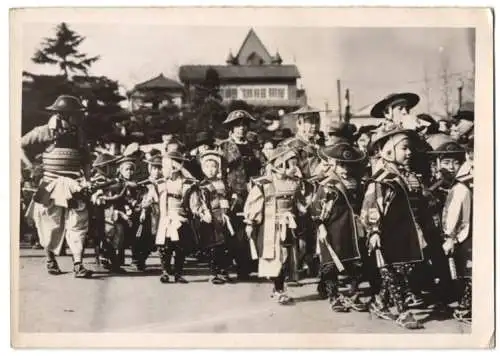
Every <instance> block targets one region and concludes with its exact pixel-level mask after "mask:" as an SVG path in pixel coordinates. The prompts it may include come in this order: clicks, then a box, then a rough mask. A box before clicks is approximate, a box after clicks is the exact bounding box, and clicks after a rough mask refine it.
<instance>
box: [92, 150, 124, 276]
mask: <svg viewBox="0 0 500 356" xmlns="http://www.w3.org/2000/svg"><path fill="white" fill-rule="evenodd" d="M117 159H118V157H116V156H113V155H111V154H109V153H101V154H99V155H98V156H97V157H96V159H95V160H94V162H93V163H92V171H91V172H92V176H91V178H90V183H91V186H92V187H93V189H92V192H93V194H92V196H91V202H92V205H91V206H90V209H89V210H90V212H91V216H92V219H91V220H90V222H91V224H90V229H89V230H90V231H91V233H92V234H93V236H94V238H95V244H96V258H97V259H98V262H99V263H101V264H102V265H103V267H105V268H109V267H111V261H112V255H113V245H112V243H111V242H110V240H108V239H106V238H105V236H106V234H105V209H106V200H105V197H104V189H105V188H106V186H110V184H113V183H116V182H117V180H115V179H112V177H113V174H112V172H111V166H112V164H113V163H116V160H117Z"/></svg>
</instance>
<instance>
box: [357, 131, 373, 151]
mask: <svg viewBox="0 0 500 356" xmlns="http://www.w3.org/2000/svg"><path fill="white" fill-rule="evenodd" d="M369 144H370V136H368V135H367V134H365V133H363V134H362V135H361V136H359V138H358V147H359V149H360V150H362V151H366V149H367V147H368V145H369Z"/></svg>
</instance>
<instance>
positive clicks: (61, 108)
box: [21, 95, 92, 278]
mask: <svg viewBox="0 0 500 356" xmlns="http://www.w3.org/2000/svg"><path fill="white" fill-rule="evenodd" d="M47 109H48V110H49V111H50V112H51V113H53V115H52V116H51V118H50V120H49V122H48V123H47V124H46V125H42V126H38V127H35V128H34V129H33V130H32V131H30V132H28V133H27V134H26V135H25V136H23V137H22V140H21V147H22V151H21V152H22V156H21V158H22V161H23V162H24V163H25V164H26V166H27V168H28V169H32V168H33V165H32V163H31V160H30V159H29V158H28V154H27V150H28V149H29V148H31V147H32V146H35V145H38V146H39V147H40V146H41V147H43V154H42V162H43V178H42V180H41V182H40V185H39V188H38V191H37V192H36V193H35V195H34V198H33V199H34V203H33V204H32V209H33V210H32V211H31V213H32V214H33V219H34V221H35V224H36V227H37V231H38V235H39V237H40V244H41V245H42V246H43V247H44V249H45V254H46V258H47V271H48V272H49V273H50V274H60V273H61V271H60V269H59V265H58V263H57V261H56V257H55V256H56V255H59V254H60V253H61V249H62V246H63V242H64V239H66V241H67V244H68V246H69V248H70V249H71V252H72V256H73V264H74V266H73V271H74V275H75V277H77V278H86V277H90V276H91V274H92V272H91V271H90V270H87V269H86V268H85V267H84V266H83V263H82V259H83V252H84V241H85V238H86V236H87V232H88V227H89V214H88V209H87V204H88V203H87V198H86V197H85V196H84V194H83V191H82V184H81V182H80V180H81V179H85V178H88V173H89V172H88V168H87V164H88V163H89V162H88V160H89V158H90V154H89V152H88V149H87V141H86V138H85V132H84V130H83V125H82V124H83V122H82V121H83V112H84V110H85V107H84V106H83V105H82V104H81V102H80V100H79V99H78V98H76V97H73V96H69V95H61V96H59V97H58V98H57V99H56V101H55V102H54V103H53V104H52V105H51V106H49V107H47Z"/></svg>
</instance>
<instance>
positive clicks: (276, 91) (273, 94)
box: [269, 88, 285, 99]
mask: <svg viewBox="0 0 500 356" xmlns="http://www.w3.org/2000/svg"><path fill="white" fill-rule="evenodd" d="M269 97H270V98H274V99H284V98H285V89H283V88H269Z"/></svg>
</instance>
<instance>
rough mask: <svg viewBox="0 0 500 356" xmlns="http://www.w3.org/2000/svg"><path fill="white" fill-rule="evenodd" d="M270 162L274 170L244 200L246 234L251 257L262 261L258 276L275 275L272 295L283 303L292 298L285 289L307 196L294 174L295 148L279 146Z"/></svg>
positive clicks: (258, 181) (295, 167)
mask: <svg viewBox="0 0 500 356" xmlns="http://www.w3.org/2000/svg"><path fill="white" fill-rule="evenodd" d="M269 161H270V162H271V163H272V164H273V172H272V173H271V174H270V175H269V176H263V177H261V178H258V179H256V180H255V185H254V186H253V188H252V189H251V190H250V192H249V194H248V198H247V201H246V203H245V208H244V217H245V223H246V225H247V226H246V234H247V237H248V239H249V240H248V241H249V243H250V246H251V250H252V255H253V256H252V257H253V258H255V259H256V258H258V261H259V266H258V273H259V276H260V277H270V278H272V280H273V282H274V290H273V296H275V297H276V298H277V300H278V302H279V303H280V304H288V303H290V302H291V301H292V299H291V298H290V297H289V296H288V295H287V294H286V292H285V277H286V273H287V271H289V268H288V267H289V259H290V258H293V256H290V255H291V254H293V250H294V245H295V244H296V243H297V237H296V235H295V229H296V228H297V223H296V216H297V211H298V210H300V209H302V208H303V204H304V199H303V197H301V188H302V186H301V180H300V179H299V178H297V176H296V174H295V171H296V169H297V164H298V159H297V154H296V153H295V151H294V150H293V149H291V148H288V147H278V148H276V150H275V153H274V154H273V156H271V157H270V158H269ZM254 235H256V236H254ZM255 241H256V242H257V243H256V245H255Z"/></svg>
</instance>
